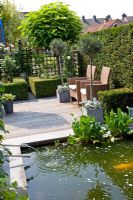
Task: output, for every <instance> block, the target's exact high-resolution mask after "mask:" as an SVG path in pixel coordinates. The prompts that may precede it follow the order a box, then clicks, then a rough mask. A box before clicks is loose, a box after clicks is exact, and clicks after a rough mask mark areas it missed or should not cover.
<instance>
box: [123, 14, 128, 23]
mask: <svg viewBox="0 0 133 200" xmlns="http://www.w3.org/2000/svg"><path fill="white" fill-rule="evenodd" d="M122 19H123V20H124V21H125V22H128V20H127V15H126V14H125V13H123V14H122Z"/></svg>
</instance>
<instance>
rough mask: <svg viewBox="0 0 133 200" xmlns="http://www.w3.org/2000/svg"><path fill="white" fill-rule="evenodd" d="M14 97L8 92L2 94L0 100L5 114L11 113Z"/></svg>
mask: <svg viewBox="0 0 133 200" xmlns="http://www.w3.org/2000/svg"><path fill="white" fill-rule="evenodd" d="M14 99H15V95H12V94H10V93H5V94H3V95H2V102H3V105H4V108H5V112H6V114H11V113H13V100H14Z"/></svg>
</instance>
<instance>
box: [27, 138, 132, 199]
mask: <svg viewBox="0 0 133 200" xmlns="http://www.w3.org/2000/svg"><path fill="white" fill-rule="evenodd" d="M29 154H30V155H31V158H25V159H24V164H25V171H26V176H27V181H28V192H29V195H30V199H31V200H102V199H105V200H106V199H107V200H110V199H111V200H132V199H133V141H122V142H119V143H116V144H111V145H110V144H109V145H106V146H104V147H98V146H96V147H94V146H85V147H83V146H80V145H75V146H67V145H65V144H62V145H56V146H44V147H40V148H37V151H35V152H30V153H29Z"/></svg>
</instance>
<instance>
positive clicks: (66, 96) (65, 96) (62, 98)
mask: <svg viewBox="0 0 133 200" xmlns="http://www.w3.org/2000/svg"><path fill="white" fill-rule="evenodd" d="M56 94H57V98H58V100H59V102H60V103H65V102H70V92H69V90H66V91H64V92H58V91H57V90H56Z"/></svg>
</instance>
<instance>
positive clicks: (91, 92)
mask: <svg viewBox="0 0 133 200" xmlns="http://www.w3.org/2000/svg"><path fill="white" fill-rule="evenodd" d="M90 100H91V101H93V80H92V57H90Z"/></svg>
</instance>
